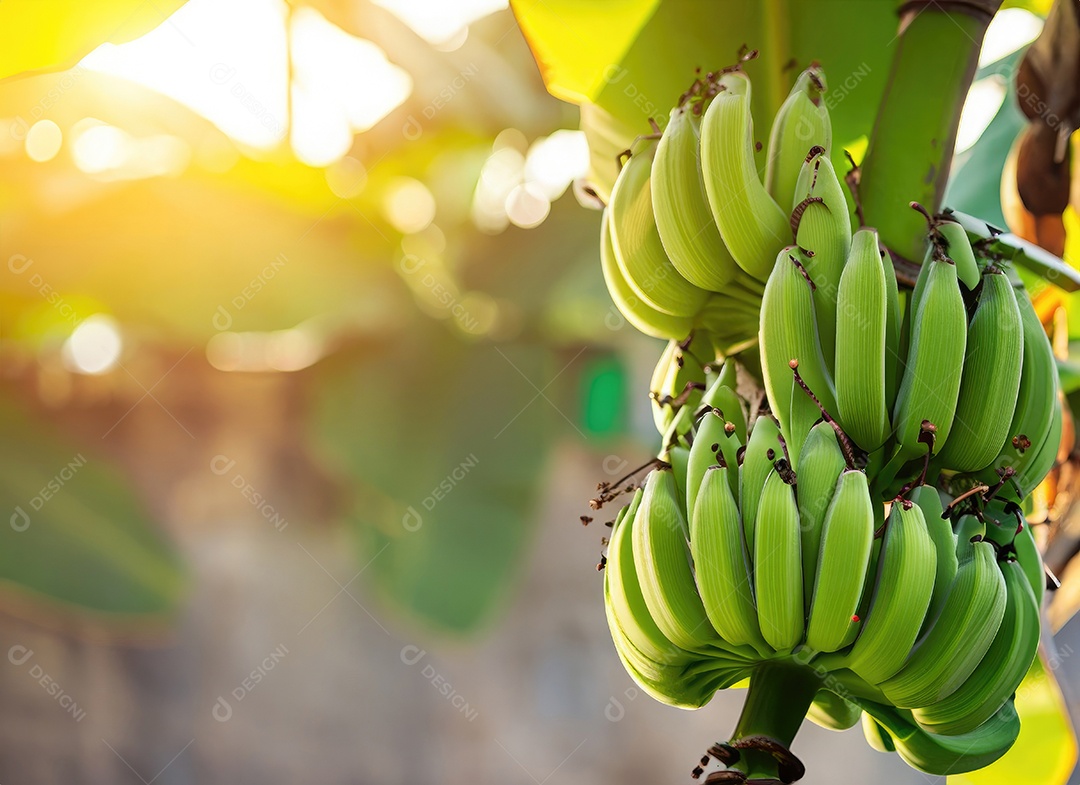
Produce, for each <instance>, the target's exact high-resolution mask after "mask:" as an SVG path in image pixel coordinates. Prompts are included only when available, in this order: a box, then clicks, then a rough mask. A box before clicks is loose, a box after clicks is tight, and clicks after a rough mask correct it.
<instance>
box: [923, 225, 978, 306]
mask: <svg viewBox="0 0 1080 785" xmlns="http://www.w3.org/2000/svg"><path fill="white" fill-rule="evenodd" d="M934 228H935V229H936V230H937V233H938V235H939V236H940V237H941V239H942V240H943V241H944V245H945V252H946V253H947V254H948V255H949V258H950V259H952V260H953V263H954V264H955V265H956V277H957V278H959V279H960V283H962V284H963V285H964V286H966V287H967V288H968V290H969V291H974V290H975V287H977V286H978V285H979V279H980V277H981V275H980V272H979V265H978V263H976V261H975V252H974V251H973V250H972V248H971V243H970V242H969V241H968V236H967V232H966V231H964V227H962V226H961V225H960V224H958V223H956V222H955V221H950V220H940V221H938V222H936V225H935V227H934Z"/></svg>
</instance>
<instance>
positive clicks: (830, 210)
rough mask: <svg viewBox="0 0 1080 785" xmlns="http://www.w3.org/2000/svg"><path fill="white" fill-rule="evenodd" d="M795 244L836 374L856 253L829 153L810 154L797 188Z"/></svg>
mask: <svg viewBox="0 0 1080 785" xmlns="http://www.w3.org/2000/svg"><path fill="white" fill-rule="evenodd" d="M791 228H792V233H793V234H794V235H795V243H796V244H797V245H798V246H799V248H802V249H803V250H804V251H806V252H807V253H806V255H807V257H808V258H807V260H806V269H807V271H808V272H809V273H810V278H811V280H813V282H814V309H815V312H816V315H817V324H818V333H819V337H820V340H821V352H822V356H824V358H825V363H826V365H827V367H828V368H829V369H830V370H831V369H832V368H833V357H834V355H835V343H836V297H837V290H838V288H839V286H840V275H841V274H842V272H843V270H844V262H845V261H846V260H847V257H848V251H849V249H850V247H851V216H850V215H849V213H848V205H847V201H846V200H845V198H844V189H843V186H841V185H840V180H839V179H838V178H837V176H836V171H835V170H834V169H833V165H832V162H831V161H829V157H828V155H827V154H826V153H825V151H824V150H823V149H822V148H820V147H816V148H814V149H812V150H811V151H810V155H808V156H807V158H806V161H805V163H804V164H803V167H802V171H800V172H799V180H798V183H797V184H796V187H795V204H794V205H793V212H792V215H791Z"/></svg>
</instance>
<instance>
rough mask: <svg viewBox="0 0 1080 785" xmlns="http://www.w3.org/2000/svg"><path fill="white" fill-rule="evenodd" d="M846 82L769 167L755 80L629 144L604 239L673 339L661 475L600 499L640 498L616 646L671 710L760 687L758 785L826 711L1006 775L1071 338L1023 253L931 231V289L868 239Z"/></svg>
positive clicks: (940, 218) (1035, 601) (640, 324)
mask: <svg viewBox="0 0 1080 785" xmlns="http://www.w3.org/2000/svg"><path fill="white" fill-rule="evenodd" d="M824 91H825V80H824V76H823V74H822V73H821V70H820V68H818V67H817V66H816V65H814V66H811V67H810V68H808V69H807V70H806V71H804V72H803V73H802V74H801V75H800V76H799V77H798V79H797V81H796V83H795V85H794V87H793V88H792V90H791V93H790V95H789V96H788V98H787V100H786V101H785V102H784V104H783V106H782V107H781V108H780V110H779V112H778V114H777V116H776V118H775V120H774V122H773V125H772V130H771V133H770V136H769V143H768V159H767V160H768V162H767V164H766V165H765V166H764V167H759V165H758V162H757V161H756V153H757V152H758V150H759V149H760V145H756V144H755V141H754V125H753V119H752V117H751V111H750V106H751V86H750V81H749V79H748V78H747V76H746V74H745V73H744V72H743V71H742V69H741V67H740V66H735V67H732V68H728V69H725V70H723V71H720V72H716V73H709V74H707V75H705V76H704V77H701V78H698V79H697V80H695V82H694V84H693V85H692V86H691V88H690V90H688V91H687V92H686V93H685V94H684V95H683V96H682V97H681V99H680V101H679V103H678V106H676V107H675V109H673V110H672V112H671V116H670V118H669V119H668V122H667V125H666V126H665V127H664V128H663V130H661V129H659V128H655V131H656V132H655V133H654V134H652V135H650V136H644V137H639V138H638V139H637V140H635V142H634V144H633V146H632V147H631V149H630V150H628V151H627V153H626V155H628V157H627V158H626V159H625V161H624V162H623V166H622V169H621V171H620V174H619V177H618V179H617V181H616V183H615V186H614V189H613V190H612V193H611V199H610V202H609V204H608V206H607V208H606V210H605V212H604V216H603V221H602V237H601V261H602V267H603V273H604V278H605V281H606V283H607V287H608V289H609V291H610V293H611V296H612V298H613V300H614V302H615V304H616V306H617V308H618V309H619V311H620V312H621V313H622V314H623V315H624V316H625V318H626V319H627V320H628V321H629V322H631V323H632V324H633V325H634V326H635V327H637V328H638V329H639V330H641V331H642V332H645V333H647V334H649V335H651V336H655V337H660V338H665V339H667V340H668V343H667V345H666V347H665V349H664V351H663V353H662V354H661V356H660V358H659V361H658V362H657V365H656V369H655V371H654V374H653V378H652V380H651V384H650V398H651V401H652V407H653V416H654V421H655V424H656V428H657V430H658V432H659V433H660V434H661V436H662V449H661V453H660V456H659V457H658V458H657V459H656V460H655V461H654V462H653V463H652V464H650V466H651V467H652V469H651V471H650V472H649V474H648V475H647V476H646V477H645V478H644V480H643V481H642V482H641V484H640V486H638V485H636V484H631V485H630V486H627V487H625V488H614V487H612V486H610V485H606V484H602V494H601V498H599V499H596V500H594V503H595V504H594V507H596V508H599V507H600V506H602V505H603V504H604V503H607V502H610V501H613V500H615V499H616V498H618V496H619V495H620V494H621V493H622V492H625V491H630V492H632V497H631V500H630V503H629V504H627V505H626V506H625V507H623V508H622V509H621V510H620V511H619V513H618V515H617V517H616V519H615V521H614V522H613V524H612V525H613V531H612V534H611V538H610V542H609V543H608V550H607V555H606V557H605V559H606V561H602V562H601V566H606V572H605V577H604V597H605V608H606V614H607V620H608V625H609V628H610V631H611V636H612V639H613V641H614V643H615V648H616V651H617V653H618V655H619V658H620V659H621V661H622V663H623V665H624V666H625V668H626V670H627V671H628V673H629V674H630V675H631V676H632V677H633V678H634V680H635V681H636V682H637V683H638V684H639V685H640V686H641V688H642V689H643V690H645V691H646V692H648V693H649V694H650V695H652V696H653V697H655V698H656V699H657V700H660V701H662V702H664V703H667V704H670V705H673V706H679V707H683V708H698V707H700V706H703V705H704V704H705V703H707V702H708V701H709V700H710V698H711V697H712V695H713V694H714V693H715V692H716V690H719V689H725V688H727V687H731V686H735V685H748V686H749V693H748V695H747V699H746V703H745V705H744V709H743V713H742V716H741V717H740V719H739V722H738V724H737V726H736V728H735V732H734V734H733V736H732V738H731V740H729V742H727V743H725V744H718V745H715V746H714V747H713V748H711V749H710V751H709V755H710V756H712V757H714V758H716V759H717V760H718V761H720V762H721V763H723V764H724V765H725V766H727V767H728V769H729V773H728V774H727V775H725V776H727V779H725V780H724V781H731V782H738V781H744V780H750V781H754V782H757V781H770V782H773V781H779V782H784V783H787V782H792V781H794V780H796V779H798V778H799V777H800V776H801V775H802V773H803V769H802V764H801V763H800V762H799V760H798V758H796V757H795V756H794V755H793V754H792V752H791V750H790V749H789V747H790V745H791V743H792V741H793V739H794V738H795V735H796V733H797V731H798V729H799V727H800V725H801V723H802V721H803V719H804V718H807V717H809V718H810V719H811V720H812V721H814V722H816V723H818V724H820V725H822V726H824V727H827V728H833V729H846V728H850V727H853V726H854V725H856V724H858V723H859V722H860V721H861V722H862V727H863V731H864V734H865V735H866V737H867V740H868V741H869V742H870V744H871V745H872V746H874V747H875V748H876V749H880V750H886V751H895V752H897V753H899V754H900V755H901V756H902V757H903V758H904V759H905V760H906V761H907V762H908V763H910V764H911V765H912V766H915V767H917V768H919V769H921V770H923V771H926V772H929V773H934V774H940V773H945V772H950V773H958V772H963V771H970V770H972V769H976V768H981V767H983V766H986V765H988V764H989V763H990V762H992V761H994V760H996V759H997V758H999V757H1000V756H1001V755H1003V754H1004V753H1005V752H1006V751H1007V750H1008V749H1009V747H1010V746H1011V745H1012V743H1013V742H1014V741H1015V739H1016V736H1017V733H1018V732H1019V719H1018V717H1017V714H1016V711H1015V710H1014V708H1013V693H1014V692H1015V690H1016V688H1017V686H1018V685H1019V683H1020V681H1021V679H1022V678H1023V677H1024V675H1025V674H1026V673H1027V670H1028V668H1029V666H1030V664H1031V662H1032V659H1033V658H1034V656H1035V652H1036V648H1037V645H1038V640H1039V631H1040V625H1039V608H1040V606H1041V602H1042V592H1043V588H1044V582H1045V576H1044V572H1043V565H1042V562H1041V558H1040V556H1039V552H1038V549H1037V548H1036V547H1035V542H1034V540H1033V539H1032V536H1031V532H1030V529H1029V527H1028V526H1027V524H1026V521H1025V519H1024V516H1023V512H1022V507H1021V505H1022V504H1024V502H1025V500H1026V498H1027V497H1028V495H1029V494H1030V493H1031V491H1032V490H1033V489H1034V488H1035V486H1036V485H1037V484H1038V483H1039V482H1041V480H1042V479H1043V477H1044V476H1045V475H1046V474H1047V472H1048V471H1049V470H1050V469H1051V468H1052V466H1053V464H1054V461H1055V458H1056V454H1057V448H1058V444H1059V442H1060V438H1061V433H1062V428H1063V408H1062V407H1063V396H1062V395H1061V391H1060V389H1059V386H1058V382H1057V374H1056V369H1055V362H1054V356H1053V352H1052V350H1051V346H1050V342H1049V340H1048V338H1047V335H1046V333H1045V331H1044V330H1043V327H1042V325H1041V323H1040V322H1039V319H1038V317H1037V316H1036V313H1035V311H1034V309H1033V307H1032V305H1031V303H1030V301H1029V299H1028V296H1027V294H1026V292H1025V291H1024V288H1023V285H1022V284H1021V282H1020V279H1019V278H1018V277H1017V276H1016V274H1015V272H1014V271H1013V270H1012V268H1011V265H1010V261H1011V260H1010V259H1009V258H1007V257H1005V256H1003V255H1002V254H1000V253H999V251H998V250H995V249H996V246H994V245H993V244H990V243H987V242H986V241H984V240H982V239H979V238H978V235H975V236H974V237H975V240H974V242H973V240H972V236H971V235H969V232H968V228H969V227H966V226H965V225H963V224H961V223H959V222H957V220H955V216H954V215H952V214H948V213H945V214H940V215H936V216H931V215H929V214H927V213H925V212H924V215H925V216H926V218H927V221H928V231H927V243H926V247H927V250H926V254H925V258H924V259H923V260H922V264H921V266H920V268H919V273H918V276H917V278H915V280H912V279H911V278H910V277H902V280H903V282H904V283H905V284H906V285H905V286H904V287H901V285H900V283H901V281H900V280H898V277H897V269H896V267H894V262H893V256H892V255H891V254H890V253H889V252H888V250H887V249H885V248H883V247H882V245H881V243H880V240H879V238H878V235H877V232H876V231H875V230H874V229H872V228H868V227H861V226H858V225H857V224H856V225H853V223H852V210H851V208H850V207H849V201H850V200H849V198H848V197H847V195H846V193H845V188H844V186H843V184H842V183H841V180H840V177H839V176H838V174H837V172H836V171H835V169H834V167H833V165H832V162H831V157H830V146H831V135H832V132H831V125H830V120H829V115H828V111H827V109H826V107H825V104H824V101H823V100H822V95H823V93H824ZM759 169H763V171H764V177H763V178H762V177H761V176H760V175H759ZM912 206H913V207H915V208H917V209H920V210H921V208H918V206H917V205H912ZM856 214H857V213H856ZM755 343H756V344H757V346H756V349H755V347H754V344H755ZM751 349H754V350H753V351H751ZM736 355H737V356H738V357H739V360H740V361H741V362H742V363H743V366H744V372H745V373H743V374H737V373H736V362H735V356H736ZM747 374H749V375H750V376H757V377H760V380H761V382H762V386H763V388H764V396H763V398H762V400H761V401H755V405H753V406H751V405H750V404H749V403H748V402H747V401H746V400H744V399H743V398H742V397H740V395H739V394H738V387H737V385H736V377H737V376H738V375H741V376H743V383H744V384H745V382H746V378H745V377H746V375H747ZM707 763H708V758H705V759H703V760H702V766H704V765H706V764H707ZM702 773H703V770H702V769H701V767H699V768H698V769H697V770H695V776H700V774H702Z"/></svg>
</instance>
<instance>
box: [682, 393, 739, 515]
mask: <svg viewBox="0 0 1080 785" xmlns="http://www.w3.org/2000/svg"><path fill="white" fill-rule="evenodd" d="M728 425H729V424H728V423H727V422H726V421H725V420H724V418H723V417H721V416H720V413H719V412H718V411H717V410H716V409H709V410H707V411H706V412H705V413H704V414H703V415H702V417H701V422H700V423H699V424H698V429H697V432H696V433H695V434H694V444H693V446H692V447H691V448H690V460H689V462H688V463H687V465H686V509H687V510H688V511H689V513H690V514H693V511H694V507H695V505H696V503H697V495H698V489H699V488H700V487H701V481H702V479H703V478H704V477H705V473H706V471H707V470H708V469H709V467H710V466H716V465H718V464H719V465H723V466H727V467H729V468H730V469H731V471H730V472H728V473H727V474H726V475H725V476H727V478H728V481H729V482H730V483H731V493H732V494H733V496H734V498H735V499H736V500H737V499H738V498H739V496H738V494H739V463H738V452H739V449H740V448H741V447H742V443H741V442H740V441H739V437H738V436H737V435H736V434H735V427H734V425H731V427H730V428H729V427H728Z"/></svg>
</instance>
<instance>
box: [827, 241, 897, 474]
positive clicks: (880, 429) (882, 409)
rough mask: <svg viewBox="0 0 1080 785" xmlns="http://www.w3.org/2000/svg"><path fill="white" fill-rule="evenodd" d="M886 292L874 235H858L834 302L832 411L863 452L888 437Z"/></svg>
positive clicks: (876, 446)
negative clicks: (834, 344) (835, 410)
mask: <svg viewBox="0 0 1080 785" xmlns="http://www.w3.org/2000/svg"><path fill="white" fill-rule="evenodd" d="M888 321H889V313H888V287H887V285H886V279H885V268H884V267H883V266H882V263H881V254H880V252H879V251H878V238H877V232H876V231H874V230H873V229H860V230H859V231H857V232H855V236H854V237H853V238H852V240H851V253H850V254H849V255H848V262H847V265H846V266H845V267H844V272H843V274H842V275H841V276H840V288H839V292H838V294H837V300H836V360H835V365H834V367H835V369H836V370H835V376H836V405H837V407H838V409H839V414H840V421H841V422H842V423H843V424H844V430H845V431H846V432H847V435H848V436H850V437H851V438H852V439H854V440H855V443H856V444H857V445H859V446H860V447H862V448H863V449H864V450H866V451H867V452H873V451H874V450H876V449H877V448H878V447H880V446H881V445H882V443H883V442H884V441H885V438H886V437H887V436H888V434H889V411H888V409H886V397H887V396H886V392H885V369H886V367H887V365H888V358H887V356H886V355H887V349H886V331H887V328H888Z"/></svg>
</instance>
